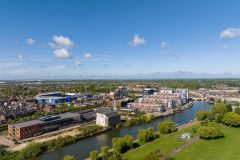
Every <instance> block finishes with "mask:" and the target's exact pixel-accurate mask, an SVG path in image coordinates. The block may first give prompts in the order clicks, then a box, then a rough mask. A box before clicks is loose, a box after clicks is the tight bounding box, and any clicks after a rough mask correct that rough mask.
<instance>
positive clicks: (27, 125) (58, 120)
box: [8, 112, 80, 140]
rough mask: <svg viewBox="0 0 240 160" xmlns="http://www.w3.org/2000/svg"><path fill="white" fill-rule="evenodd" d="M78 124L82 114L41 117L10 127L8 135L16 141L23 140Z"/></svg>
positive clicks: (68, 113)
mask: <svg viewBox="0 0 240 160" xmlns="http://www.w3.org/2000/svg"><path fill="white" fill-rule="evenodd" d="M76 123H80V114H77V113H70V112H67V113H63V114H59V115H51V116H46V117H41V118H39V119H38V120H32V121H27V122H22V123H16V124H13V125H8V135H9V136H10V137H12V138H14V139H16V140H23V139H26V138H31V137H34V136H37V135H41V134H44V133H48V132H51V131H55V130H59V129H62V128H66V127H69V126H71V125H73V124H76Z"/></svg>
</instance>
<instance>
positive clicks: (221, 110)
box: [212, 103, 232, 122]
mask: <svg viewBox="0 0 240 160" xmlns="http://www.w3.org/2000/svg"><path fill="white" fill-rule="evenodd" d="M228 112H232V109H231V106H230V105H228V104H223V103H217V104H215V105H214V106H213V107H212V114H214V119H215V121H216V122H221V121H222V118H223V116H224V115H225V114H226V113H228Z"/></svg>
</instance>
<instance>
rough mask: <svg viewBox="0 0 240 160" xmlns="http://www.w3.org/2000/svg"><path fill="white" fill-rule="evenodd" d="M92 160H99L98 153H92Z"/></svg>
mask: <svg viewBox="0 0 240 160" xmlns="http://www.w3.org/2000/svg"><path fill="white" fill-rule="evenodd" d="M90 158H91V160H97V159H98V151H92V152H91V153H90Z"/></svg>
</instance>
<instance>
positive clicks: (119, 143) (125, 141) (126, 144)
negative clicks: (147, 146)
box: [112, 135, 133, 153]
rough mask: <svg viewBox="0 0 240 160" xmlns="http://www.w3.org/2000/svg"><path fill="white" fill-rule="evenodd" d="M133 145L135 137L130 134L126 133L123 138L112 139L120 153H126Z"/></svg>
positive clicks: (114, 146) (113, 144)
mask: <svg viewBox="0 0 240 160" xmlns="http://www.w3.org/2000/svg"><path fill="white" fill-rule="evenodd" d="M132 145H133V137H132V136H129V135H126V136H125V137H123V138H113V139H112V146H113V149H114V150H115V151H116V152H119V153H125V152H126V151H127V150H129V149H130V148H132Z"/></svg>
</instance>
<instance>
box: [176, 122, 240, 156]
mask: <svg viewBox="0 0 240 160" xmlns="http://www.w3.org/2000/svg"><path fill="white" fill-rule="evenodd" d="M223 132H224V136H225V137H224V138H221V139H216V140H200V141H198V142H196V143H195V144H193V145H191V146H189V147H188V148H185V149H184V150H182V151H181V152H179V153H178V154H177V155H176V156H175V160H238V159H240V128H230V127H227V126H223Z"/></svg>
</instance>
